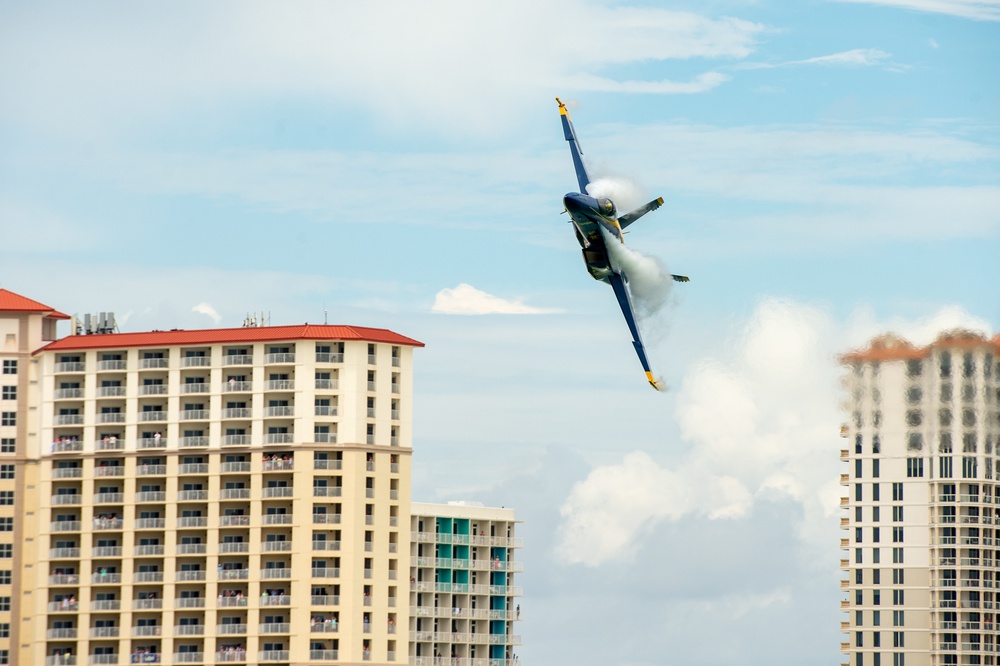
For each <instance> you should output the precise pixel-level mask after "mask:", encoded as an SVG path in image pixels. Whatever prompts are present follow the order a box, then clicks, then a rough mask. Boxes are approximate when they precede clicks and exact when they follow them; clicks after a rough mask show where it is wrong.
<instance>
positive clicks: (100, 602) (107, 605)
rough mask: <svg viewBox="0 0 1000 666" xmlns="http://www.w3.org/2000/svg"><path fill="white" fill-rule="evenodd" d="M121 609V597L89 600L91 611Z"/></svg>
mask: <svg viewBox="0 0 1000 666" xmlns="http://www.w3.org/2000/svg"><path fill="white" fill-rule="evenodd" d="M121 609H122V602H121V599H97V600H95V601H91V602H90V610H92V611H120V610H121Z"/></svg>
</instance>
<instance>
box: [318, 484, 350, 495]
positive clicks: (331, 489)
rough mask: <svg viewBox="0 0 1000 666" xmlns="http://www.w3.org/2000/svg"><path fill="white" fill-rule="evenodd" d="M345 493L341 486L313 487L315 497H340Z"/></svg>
mask: <svg viewBox="0 0 1000 666" xmlns="http://www.w3.org/2000/svg"><path fill="white" fill-rule="evenodd" d="M343 491H344V489H343V487H341V486H313V497H340V496H341V495H342V494H343Z"/></svg>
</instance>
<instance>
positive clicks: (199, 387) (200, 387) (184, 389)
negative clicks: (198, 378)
mask: <svg viewBox="0 0 1000 666" xmlns="http://www.w3.org/2000/svg"><path fill="white" fill-rule="evenodd" d="M208 392H209V386H208V384H206V383H205V382H190V383H186V384H181V393H184V394H191V393H208Z"/></svg>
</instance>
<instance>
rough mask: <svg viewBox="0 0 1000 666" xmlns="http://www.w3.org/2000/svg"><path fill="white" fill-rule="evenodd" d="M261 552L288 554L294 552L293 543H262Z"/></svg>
mask: <svg viewBox="0 0 1000 666" xmlns="http://www.w3.org/2000/svg"><path fill="white" fill-rule="evenodd" d="M260 549H261V552H264V553H287V552H291V550H292V542H291V541H264V542H263V543H261V548H260Z"/></svg>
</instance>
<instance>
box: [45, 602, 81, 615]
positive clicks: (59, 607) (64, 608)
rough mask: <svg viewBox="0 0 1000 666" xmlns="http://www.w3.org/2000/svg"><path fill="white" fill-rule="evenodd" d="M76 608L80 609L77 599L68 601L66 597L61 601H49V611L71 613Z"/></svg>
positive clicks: (76, 609)
mask: <svg viewBox="0 0 1000 666" xmlns="http://www.w3.org/2000/svg"><path fill="white" fill-rule="evenodd" d="M78 610H80V602H79V601H68V600H67V599H63V600H62V601H50V602H49V612H50V613H73V612H76V611H78Z"/></svg>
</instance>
